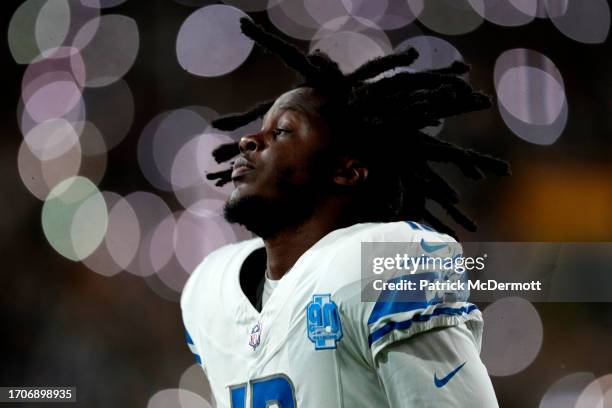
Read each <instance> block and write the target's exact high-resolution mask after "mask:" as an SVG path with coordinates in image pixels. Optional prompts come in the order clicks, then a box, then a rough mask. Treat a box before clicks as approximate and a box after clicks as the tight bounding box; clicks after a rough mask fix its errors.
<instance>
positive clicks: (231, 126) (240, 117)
mask: <svg viewBox="0 0 612 408" xmlns="http://www.w3.org/2000/svg"><path fill="white" fill-rule="evenodd" d="M273 104H274V101H268V102H264V103H261V104H259V105H257V106H255V107H254V108H252V109H250V110H248V111H246V112H243V113H237V114H234V115H227V116H223V117H221V118H218V119H215V120H213V121H212V123H211V124H212V126H213V127H214V128H216V129H219V130H226V131H231V130H236V129H238V128H241V127H242V126H246V125H248V124H249V123H251V122H253V121H254V120H256V119H259V118H260V117H262V116H264V115H265V114H266V112H267V111H268V110H269V109H270V107H272V105H273Z"/></svg>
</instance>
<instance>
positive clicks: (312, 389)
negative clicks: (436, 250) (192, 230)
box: [181, 222, 494, 408]
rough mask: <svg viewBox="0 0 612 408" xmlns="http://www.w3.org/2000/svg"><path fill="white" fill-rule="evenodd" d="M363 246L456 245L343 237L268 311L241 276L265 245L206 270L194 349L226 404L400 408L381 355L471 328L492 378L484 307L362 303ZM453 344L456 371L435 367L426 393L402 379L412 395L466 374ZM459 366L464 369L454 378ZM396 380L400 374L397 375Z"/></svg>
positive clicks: (353, 233) (424, 237) (228, 253)
mask: <svg viewBox="0 0 612 408" xmlns="http://www.w3.org/2000/svg"><path fill="white" fill-rule="evenodd" d="M361 242H417V243H418V242H426V243H429V244H430V245H432V243H436V242H437V243H443V242H444V243H448V242H455V241H454V240H453V238H451V237H450V236H448V235H446V234H441V233H438V232H435V231H433V230H432V229H431V228H429V227H426V226H422V225H420V224H417V223H414V222H391V223H363V224H355V225H353V226H350V227H347V228H342V229H338V230H335V231H333V232H331V233H329V234H328V235H326V236H325V237H323V238H322V239H321V240H319V241H318V242H317V243H316V244H315V245H314V246H312V247H311V248H310V249H308V250H307V251H306V252H305V253H304V254H303V255H302V256H301V257H300V258H299V259H298V260H297V262H296V263H295V264H294V266H293V267H292V268H291V269H290V270H289V271H288V272H287V273H286V274H285V275H284V276H283V277H282V279H280V280H279V281H278V285H277V287H276V289H275V290H274V291H273V292H272V294H271V296H270V297H269V299H268V300H267V302H266V303H265V305H264V307H263V308H262V310H261V312H258V311H257V309H256V308H255V307H253V305H252V304H251V302H250V301H249V299H248V298H247V297H246V295H245V294H244V293H243V291H242V289H241V286H240V277H239V274H240V270H241V267H242V264H243V262H244V260H245V259H246V258H247V256H249V255H250V254H251V253H252V252H253V251H255V250H257V249H259V248H262V247H263V246H264V243H263V241H262V240H261V239H260V238H255V239H251V240H248V241H243V242H239V243H236V244H232V245H228V246H225V247H223V248H220V249H218V250H216V251H215V252H213V253H211V254H210V255H209V256H208V257H207V258H206V259H205V260H204V261H203V262H202V264H201V265H200V266H199V267H198V268H197V269H196V270H195V272H194V273H193V274H192V276H191V277H190V279H189V281H188V282H187V285H186V286H185V289H184V291H183V295H182V299H181V307H182V313H183V321H184V324H185V327H186V330H187V342H188V343H189V347H190V348H191V351H192V352H193V353H194V354H195V355H196V360H197V361H198V362H199V363H200V364H201V366H202V367H203V369H204V371H205V373H206V375H207V377H208V380H209V382H210V385H211V388H212V391H213V394H214V397H215V399H216V402H217V406H219V407H232V408H246V407H253V408H266V407H274V406H277V407H282V408H294V407H347V408H348V407H350V408H354V407H388V406H394V403H393V402H392V399H391V398H389V395H388V394H389V391H388V390H385V383H384V382H383V381H382V380H381V378H380V375H379V373H380V370H379V368H380V362H379V361H377V356H378V358H379V359H380V356H382V355H384V354H386V353H387V351H388V349H389V346H390V345H392V344H395V345H397V344H398V342H399V343H405V342H403V340H406V339H409V338H411V337H414V336H415V335H416V334H419V333H424V332H434V331H435V330H436V329H439V328H445V327H455V326H461V327H462V328H463V330H465V333H466V336H467V337H466V338H469V344H470V346H469V347H472V348H473V349H474V352H473V353H472V354H473V355H474V356H475V357H466V359H467V358H472V359H476V360H477V361H475V362H471V363H470V362H468V363H467V364H468V366H469V364H472V365H474V366H475V365H477V364H478V365H479V366H478V367H479V370H480V371H483V370H484V366H482V363H481V362H480V359H479V358H478V352H479V349H480V341H481V333H482V316H481V313H480V311H479V310H478V309H477V308H476V306H475V305H473V304H471V303H467V302H464V301H460V299H458V298H453V300H452V301H448V299H447V298H444V299H438V300H437V301H429V302H425V303H423V304H418V305H415V304H414V303H397V302H363V301H362V299H361V290H362V276H361V252H360V251H361ZM440 247H441V246H440ZM457 247H459V249H460V246H459V245H458V244H457ZM454 255H456V254H454ZM466 328H467V329H466ZM421 337H422V336H421ZM452 341H454V340H452ZM452 341H451V343H449V344H450V346H449V348H448V349H449V350H451V351H450V352H446V354H444V353H443V355H442V356H438V357H439V360H440V361H442V362H445V361H446V360H448V361H449V365H438V366H435V367H433V368H431V371H428V372H427V373H426V375H427V381H426V382H427V384H426V385H421V384H420V383H419V387H420V388H418V389H411V388H410V387H411V385H410V381H409V380H408V379H402V378H400V379H399V380H397V379H394V380H393V381H399V383H400V384H402V386H405V387H406V389H407V390H408V391H406V390H403V391H402V392H405V391H406V392H408V393H413V392H416V393H421V397H422V396H423V395H426V393H427V392H429V391H428V388H427V387H430V388H431V389H432V391H431V392H434V391H435V390H436V387H441V386H440V384H442V385H445V382H447V381H449V379H450V377H451V376H452V375H454V373H455V372H456V371H458V370H459V369H461V367H462V366H461V367H458V363H461V362H462V361H460V360H456V358H455V357H454V356H453V355H452V354H453V352H452V350H453V347H454V346H453V344H452ZM383 351H385V353H383ZM437 353H438V354H440V353H441V352H440V351H438V352H437ZM447 354H450V355H448V356H447ZM387 358H388V356H385V359H387ZM455 360H456V361H455ZM466 361H467V360H466ZM463 364H465V363H463ZM453 367H458V368H456V369H455V370H454V371H451V369H453ZM426 370H430V368H429V367H427V368H426ZM434 370H438V371H437V374H436V372H434ZM441 370H445V371H441ZM466 371H467V370H466ZM391 372H392V373H391V374H390V375H391V376H393V375H395V374H393V373H394V372H395V369H393V370H391ZM449 372H450V373H451V374H449V375H447V376H446V377H444V378H442V377H443V376H444V375H446V373H449ZM483 372H484V374H483V375H484V376H485V377H486V380H485V382H486V381H489V379H488V376H486V370H484V371H483ZM436 375H437V377H436ZM440 378H442V380H440ZM453 381H455V380H453ZM456 382H457V384H458V385H457V387H459V384H460V382H459V380H457V381H456ZM430 383H431V384H430ZM461 386H462V387H465V384H462V385H461ZM486 387H489V388H490V382H489V385H486ZM440 389H441V390H442V391H444V392H447V393H456V394H458V395H459V396H458V397H452V398H451V397H448V396H447V397H446V398H449V399H448V400H449V401H455V402H456V401H457V398H459V399H461V398H466V397H461V395H460V394H461V393H463V394H465V392H463V391H461V390H459V389H457V390H454V391H453V390H446V389H444V388H440ZM490 391H491V392H492V388H490ZM492 398H493V401H494V394H493V397H492ZM477 405H478V404H473V405H471V406H477ZM395 406H397V405H395ZM402 406H403V405H402ZM419 406H420V405H419ZM427 406H429V405H427ZM432 406H441V405H437V404H432Z"/></svg>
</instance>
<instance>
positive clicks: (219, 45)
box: [176, 5, 253, 77]
mask: <svg viewBox="0 0 612 408" xmlns="http://www.w3.org/2000/svg"><path fill="white" fill-rule="evenodd" d="M242 17H248V16H247V15H246V14H245V13H244V12H242V11H241V10H239V9H237V8H235V7H230V6H225V5H212V6H207V7H203V8H201V9H199V10H196V11H195V12H194V13H192V14H191V15H190V16H189V17H188V18H187V20H185V22H184V23H183V25H182V26H181V28H180V30H179V33H178V37H177V39H176V55H177V58H178V61H179V64H180V65H181V66H182V67H183V68H184V69H185V70H187V71H188V72H190V73H192V74H194V75H199V76H204V77H216V76H220V75H225V74H227V73H229V72H231V71H233V70H235V69H236V68H238V67H239V66H240V65H242V63H243V62H244V61H245V60H246V59H247V57H248V56H249V54H250V53H251V50H252V49H253V41H252V40H251V39H249V38H248V37H246V36H245V35H244V34H242V32H241V31H240V18H242Z"/></svg>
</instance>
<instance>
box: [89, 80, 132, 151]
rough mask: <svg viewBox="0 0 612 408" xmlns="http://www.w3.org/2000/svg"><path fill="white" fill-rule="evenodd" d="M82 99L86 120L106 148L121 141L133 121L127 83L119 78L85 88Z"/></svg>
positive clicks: (130, 96)
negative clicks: (94, 86)
mask: <svg viewBox="0 0 612 408" xmlns="http://www.w3.org/2000/svg"><path fill="white" fill-rule="evenodd" d="M83 100H84V102H85V105H86V107H87V121H88V122H90V123H91V124H92V125H94V126H95V127H96V129H97V130H98V132H99V133H100V134H101V135H102V138H103V139H104V145H105V146H106V149H107V150H111V149H113V148H114V147H116V146H117V145H118V144H119V143H121V141H123V139H124V138H125V136H126V135H127V134H128V132H129V130H130V128H131V127H132V123H133V122H134V97H133V95H132V91H131V89H130V86H129V84H128V83H127V82H126V81H125V80H123V79H119V80H117V81H115V82H113V83H112V84H110V85H107V86H104V87H100V88H86V89H85V91H84V92H83ZM110 118H112V120H110Z"/></svg>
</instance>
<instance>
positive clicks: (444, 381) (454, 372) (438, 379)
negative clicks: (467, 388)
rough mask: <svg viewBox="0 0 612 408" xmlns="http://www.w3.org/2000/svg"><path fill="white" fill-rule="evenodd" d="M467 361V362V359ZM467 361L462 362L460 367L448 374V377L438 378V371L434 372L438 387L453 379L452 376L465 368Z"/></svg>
mask: <svg viewBox="0 0 612 408" xmlns="http://www.w3.org/2000/svg"><path fill="white" fill-rule="evenodd" d="M465 363H467V361H466V362H465ZM465 363H463V364H461V365H460V366H459V367H457V368H455V369H454V370H453V371H451V372H450V373H448V374H446V377H442V378H438V376H437V375H436V373H434V384H436V387H438V388H442V387H444V386H445V385H446V383H448V382H449V381H450V380H451V378H453V377H454V376H455V374H457V372H458V371H459V370H461V369H462V368H463V366H464V365H465Z"/></svg>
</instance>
